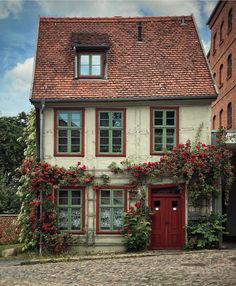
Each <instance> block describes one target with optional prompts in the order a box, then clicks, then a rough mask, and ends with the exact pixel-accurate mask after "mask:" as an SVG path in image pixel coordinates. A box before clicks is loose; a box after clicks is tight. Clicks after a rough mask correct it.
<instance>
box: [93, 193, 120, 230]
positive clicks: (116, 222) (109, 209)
mask: <svg viewBox="0 0 236 286" xmlns="http://www.w3.org/2000/svg"><path fill="white" fill-rule="evenodd" d="M98 197H99V198H98V202H99V206H98V213H99V215H98V218H97V219H98V220H99V226H98V228H99V231H120V230H121V229H122V226H123V213H124V210H125V190H123V189H103V190H101V191H100V192H99V193H98Z"/></svg>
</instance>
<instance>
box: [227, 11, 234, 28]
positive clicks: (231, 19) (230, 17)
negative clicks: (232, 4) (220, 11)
mask: <svg viewBox="0 0 236 286" xmlns="http://www.w3.org/2000/svg"><path fill="white" fill-rule="evenodd" d="M232 22H233V10H232V8H231V9H230V10H229V13H228V33H229V32H230V31H231V30H232Z"/></svg>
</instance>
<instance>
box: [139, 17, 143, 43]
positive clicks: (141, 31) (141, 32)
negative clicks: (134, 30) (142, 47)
mask: <svg viewBox="0 0 236 286" xmlns="http://www.w3.org/2000/svg"><path fill="white" fill-rule="evenodd" d="M138 41H139V42H142V41H143V25H142V23H141V22H139V23H138Z"/></svg>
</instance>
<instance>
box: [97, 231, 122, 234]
mask: <svg viewBox="0 0 236 286" xmlns="http://www.w3.org/2000/svg"><path fill="white" fill-rule="evenodd" d="M96 234H119V235H122V230H120V231H112V230H110V231H103V230H98V231H96Z"/></svg>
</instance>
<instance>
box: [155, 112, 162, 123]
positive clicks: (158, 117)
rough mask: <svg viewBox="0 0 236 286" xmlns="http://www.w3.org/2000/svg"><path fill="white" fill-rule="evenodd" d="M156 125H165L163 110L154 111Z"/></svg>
mask: <svg viewBox="0 0 236 286" xmlns="http://www.w3.org/2000/svg"><path fill="white" fill-rule="evenodd" d="M154 125H163V111H155V112H154Z"/></svg>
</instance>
